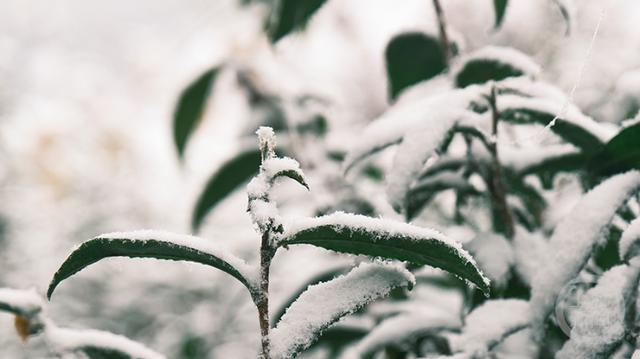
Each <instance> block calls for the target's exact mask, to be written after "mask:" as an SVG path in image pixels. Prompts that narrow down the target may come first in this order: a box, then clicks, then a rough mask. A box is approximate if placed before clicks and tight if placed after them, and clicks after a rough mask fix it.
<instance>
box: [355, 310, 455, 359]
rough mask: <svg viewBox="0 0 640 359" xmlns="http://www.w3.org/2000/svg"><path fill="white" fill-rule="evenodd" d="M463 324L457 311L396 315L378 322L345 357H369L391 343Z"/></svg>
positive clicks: (398, 342) (399, 342)
mask: <svg viewBox="0 0 640 359" xmlns="http://www.w3.org/2000/svg"><path fill="white" fill-rule="evenodd" d="M461 325H462V323H461V322H460V318H459V317H457V315H455V313H444V312H439V313H438V312H432V313H426V312H418V313H405V314H400V315H396V316H394V317H391V318H389V319H386V320H384V321H383V322H382V323H380V324H378V325H377V326H376V327H375V328H374V329H373V330H372V331H371V332H370V333H369V334H367V336H365V337H364V338H363V339H362V340H361V341H360V342H358V344H357V345H356V346H355V347H353V348H351V349H349V350H348V352H347V353H345V355H344V358H345V359H350V358H354V359H355V358H367V357H369V356H370V355H372V354H374V353H376V352H377V351H379V350H380V349H383V348H384V347H385V346H387V345H390V344H401V343H402V342H403V341H405V340H407V339H410V338H414V337H416V336H419V335H423V334H427V333H434V332H438V331H440V330H443V329H457V328H459V327H460V326H461Z"/></svg>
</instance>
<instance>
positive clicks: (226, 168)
mask: <svg viewBox="0 0 640 359" xmlns="http://www.w3.org/2000/svg"><path fill="white" fill-rule="evenodd" d="M259 167H260V151H259V150H258V149H251V150H248V151H245V152H241V153H239V154H237V155H236V156H235V157H233V158H231V159H229V160H228V161H227V162H225V163H224V164H223V165H222V166H221V167H220V168H219V169H218V170H217V171H215V172H214V173H213V175H212V176H211V178H210V179H209V181H208V182H207V184H206V185H205V187H204V190H203V191H202V193H201V194H200V196H199V197H198V200H197V202H196V205H195V208H194V210H193V215H192V217H191V228H192V229H193V230H194V231H197V230H198V229H199V228H200V225H201V224H202V221H203V220H204V218H205V216H206V215H207V213H209V211H211V210H212V209H213V208H214V207H215V206H216V205H217V204H218V203H219V202H220V201H222V200H223V199H224V198H226V197H227V196H228V195H229V194H231V193H232V192H233V191H235V190H236V189H237V188H238V187H240V186H241V185H242V184H244V183H246V182H247V181H248V180H249V179H251V178H252V177H253V176H255V175H256V174H257V173H258V168H259Z"/></svg>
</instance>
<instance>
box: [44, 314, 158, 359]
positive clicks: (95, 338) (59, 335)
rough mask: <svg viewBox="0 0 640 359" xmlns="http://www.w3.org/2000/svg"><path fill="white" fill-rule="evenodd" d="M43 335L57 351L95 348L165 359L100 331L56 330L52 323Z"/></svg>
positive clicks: (125, 340) (47, 326) (140, 345)
mask: <svg viewBox="0 0 640 359" xmlns="http://www.w3.org/2000/svg"><path fill="white" fill-rule="evenodd" d="M45 335H46V339H47V342H48V343H49V344H51V345H52V346H53V347H54V348H56V349H57V350H59V351H76V350H79V349H81V348H86V347H95V348H103V349H111V350H117V351H120V352H123V353H127V354H128V355H129V356H131V357H132V358H136V359H164V358H165V357H164V356H163V355H160V354H158V353H156V352H154V351H153V350H151V349H149V348H147V347H146V346H144V345H142V344H140V343H136V342H134V341H132V340H130V339H127V338H125V337H123V336H120V335H115V334H112V333H109V332H104V331H100V330H93V329H85V330H76V329H67V328H58V327H56V326H55V325H54V324H53V323H47V325H46V331H45Z"/></svg>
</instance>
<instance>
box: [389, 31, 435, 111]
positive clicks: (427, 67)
mask: <svg viewBox="0 0 640 359" xmlns="http://www.w3.org/2000/svg"><path fill="white" fill-rule="evenodd" d="M385 58H386V65H387V79H388V83H389V94H390V97H391V98H392V99H395V98H396V97H397V96H398V95H399V94H400V92H402V90H404V89H406V88H407V87H410V86H412V85H415V84H416V83H418V82H421V81H424V80H428V79H430V78H432V77H434V76H436V75H438V74H439V73H441V72H442V71H444V70H445V68H446V66H447V64H446V62H445V58H444V54H443V53H442V48H441V46H440V41H439V40H438V39H437V38H434V37H432V36H429V35H427V34H424V33H421V32H408V33H403V34H400V35H398V36H396V37H394V38H393V39H391V41H390V42H389V45H387V49H386V51H385Z"/></svg>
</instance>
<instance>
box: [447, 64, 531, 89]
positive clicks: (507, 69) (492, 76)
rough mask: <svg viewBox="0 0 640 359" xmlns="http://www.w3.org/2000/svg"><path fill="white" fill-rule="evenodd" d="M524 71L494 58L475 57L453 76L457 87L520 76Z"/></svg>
mask: <svg viewBox="0 0 640 359" xmlns="http://www.w3.org/2000/svg"><path fill="white" fill-rule="evenodd" d="M524 74H525V72H524V71H523V70H522V69H520V68H518V67H516V66H514V65H513V64H509V63H506V62H502V61H497V60H495V59H485V58H477V59H473V60H471V61H468V62H467V63H465V64H464V66H463V67H462V68H461V69H460V71H458V72H457V73H456V75H455V77H454V81H455V84H456V86H457V87H459V88H463V87H467V86H469V85H473V84H483V83H486V82H488V81H490V80H493V81H500V80H504V79H506V78H508V77H516V76H522V75H524Z"/></svg>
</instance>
